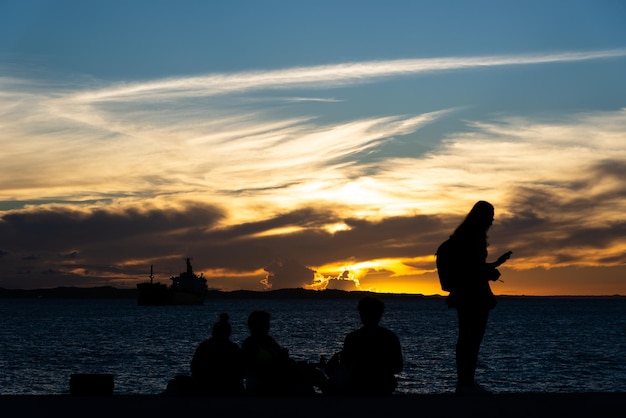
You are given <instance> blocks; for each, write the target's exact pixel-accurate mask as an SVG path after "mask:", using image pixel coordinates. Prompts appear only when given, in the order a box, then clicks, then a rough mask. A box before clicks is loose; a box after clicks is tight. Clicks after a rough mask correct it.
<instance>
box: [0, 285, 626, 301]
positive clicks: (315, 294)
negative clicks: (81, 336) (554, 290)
mask: <svg viewBox="0 0 626 418" xmlns="http://www.w3.org/2000/svg"><path fill="white" fill-rule="evenodd" d="M137 293H138V292H137V288H128V287H115V286H56V287H40V288H32V289H31V288H5V287H0V299H11V298H17V299H19V298H27V299H31V298H60V299H64V298H68V299H73V298H86V299H90V298H97V299H101V298H105V299H107V298H111V299H115V298H124V299H125V298H136V297H137ZM364 296H379V297H392V298H398V297H399V298H446V297H447V296H448V295H447V294H423V293H405V292H402V293H398V292H376V291H370V290H342V289H319V290H316V289H305V288H301V287H298V288H281V289H263V290H251V289H238V290H221V289H215V288H213V289H209V290H208V293H207V296H206V299H216V298H217V299H220V298H229V299H237V298H244V299H246V298H251V297H252V298H270V299H271V298H290V297H291V298H296V299H297V298H307V299H308V298H320V299H327V298H330V299H334V298H347V299H354V298H359V297H364ZM495 296H496V297H499V298H500V297H502V298H625V297H626V295H622V294H619V293H616V294H601V295H593V294H589V295H576V294H554V295H533V294H520V295H517V294H496V295H495Z"/></svg>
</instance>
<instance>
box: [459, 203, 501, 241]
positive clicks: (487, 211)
mask: <svg viewBox="0 0 626 418" xmlns="http://www.w3.org/2000/svg"><path fill="white" fill-rule="evenodd" d="M493 214H494V208H493V205H492V204H491V203H489V202H485V201H484V200H480V201H478V202H476V203H475V204H474V206H473V207H472V210H470V211H469V213H468V214H467V216H466V217H465V220H464V221H463V222H461V224H460V225H459V226H458V227H457V228H456V230H455V231H454V234H452V235H454V236H455V237H457V238H461V239H466V240H484V242H485V246H487V245H488V244H487V231H488V230H489V227H490V226H491V223H492V222H493Z"/></svg>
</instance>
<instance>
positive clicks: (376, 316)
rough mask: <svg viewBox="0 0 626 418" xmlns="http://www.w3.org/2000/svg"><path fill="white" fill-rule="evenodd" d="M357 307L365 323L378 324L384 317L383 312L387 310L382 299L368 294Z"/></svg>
mask: <svg viewBox="0 0 626 418" xmlns="http://www.w3.org/2000/svg"><path fill="white" fill-rule="evenodd" d="M357 309H358V310H359V315H360V316H361V322H362V323H363V325H365V326H371V325H377V324H378V322H380V319H381V318H382V317H383V312H385V304H384V303H383V302H382V301H381V300H380V299H376V298H375V297H372V296H366V297H364V298H363V299H361V300H360V301H359V305H358V307H357Z"/></svg>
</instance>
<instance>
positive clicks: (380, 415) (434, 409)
mask: <svg viewBox="0 0 626 418" xmlns="http://www.w3.org/2000/svg"><path fill="white" fill-rule="evenodd" d="M0 410H1V411H3V415H4V414H6V416H20V417H25V418H30V417H33V418H34V417H48V416H63V417H81V418H82V417H85V416H89V417H103V418H104V417H107V418H122V417H141V418H151V417H167V418H171V417H177V416H202V415H206V416H215V417H228V416H237V417H239V416H253V417H255V418H264V417H268V418H269V417H272V418H282V417H284V418H293V417H298V418H331V417H342V418H345V417H358V418H367V417H372V418H374V417H376V418H386V417H390V418H391V417H399V416H402V415H405V414H406V415H410V416H412V417H413V416H414V417H481V418H487V417H494V418H496V417H497V418H513V417H533V418H539V417H550V418H554V417H568V418H572V417H593V418H595V417H620V418H621V417H623V416H624V411H626V393H514V394H496V395H491V396H482V397H458V396H455V395H452V394H450V395H447V394H446V395H393V396H389V397H368V398H361V397H330V396H321V395H320V396H312V397H294V398H283V397H276V398H274V397H268V398H256V397H233V398H228V397H199V396H191V397H185V396H165V395H113V396H79V397H77V396H70V395H41V396H40V395H2V396H0Z"/></svg>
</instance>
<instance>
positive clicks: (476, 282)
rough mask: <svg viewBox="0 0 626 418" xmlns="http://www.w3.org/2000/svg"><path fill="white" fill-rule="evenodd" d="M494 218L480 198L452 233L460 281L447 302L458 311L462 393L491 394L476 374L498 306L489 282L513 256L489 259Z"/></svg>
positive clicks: (458, 367)
mask: <svg viewBox="0 0 626 418" xmlns="http://www.w3.org/2000/svg"><path fill="white" fill-rule="evenodd" d="M493 217H494V208H493V206H492V205H491V204H490V203H488V202H485V201H479V202H477V203H476V204H475V205H474V207H473V208H472V210H471V211H470V212H469V214H468V215H467V217H466V218H465V220H464V221H463V222H462V223H461V224H460V225H459V226H458V227H457V228H456V230H455V231H454V234H452V236H451V239H452V240H453V241H454V243H455V248H456V251H455V253H456V262H457V263H458V265H457V268H458V269H459V271H460V274H459V280H458V284H456V285H455V287H454V288H453V289H451V290H450V295H449V296H448V299H447V301H446V302H447V304H448V306H449V307H451V308H455V309H456V310H457V313H458V321H459V322H458V326H459V334H458V339H457V344H456V367H457V378H458V382H457V388H456V393H457V394H461V395H463V394H480V393H488V391H487V390H485V389H484V388H482V387H481V386H480V385H478V384H477V383H476V382H475V381H474V376H475V373H476V364H477V361H478V352H479V350H480V344H481V342H482V340H483V336H484V335H485V330H486V327H487V319H488V317H489V311H490V310H491V309H493V308H494V307H495V306H496V298H495V296H494V295H493V293H492V292H491V288H490V287H489V281H495V280H498V278H499V277H500V272H499V271H498V270H497V267H498V266H500V265H501V264H502V263H504V262H505V261H506V260H508V259H509V257H510V256H511V252H510V251H509V252H507V253H504V254H503V255H501V256H500V257H499V258H498V260H497V261H496V262H494V263H488V262H487V246H488V243H487V231H488V230H489V228H490V227H491V224H492V223H493Z"/></svg>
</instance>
